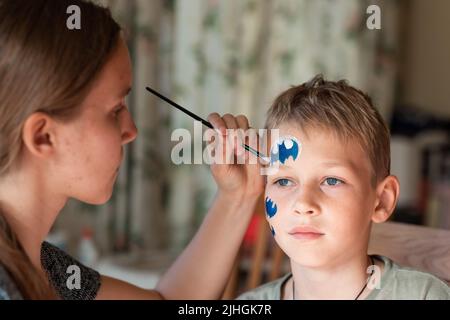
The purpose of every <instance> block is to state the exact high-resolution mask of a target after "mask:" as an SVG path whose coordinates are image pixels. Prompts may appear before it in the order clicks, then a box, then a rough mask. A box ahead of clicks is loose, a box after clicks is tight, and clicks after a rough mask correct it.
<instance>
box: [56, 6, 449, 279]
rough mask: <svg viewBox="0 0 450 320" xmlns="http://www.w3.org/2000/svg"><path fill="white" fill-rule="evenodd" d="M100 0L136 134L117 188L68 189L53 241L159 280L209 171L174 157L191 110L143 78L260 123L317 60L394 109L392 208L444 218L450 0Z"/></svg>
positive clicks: (124, 274)
mask: <svg viewBox="0 0 450 320" xmlns="http://www.w3.org/2000/svg"><path fill="white" fill-rule="evenodd" d="M100 2H101V3H102V4H104V5H106V6H108V7H110V8H111V10H112V13H113V15H114V17H115V18H116V19H117V20H118V21H119V22H120V23H121V25H122V26H123V28H124V30H125V33H126V36H127V41H128V45H129V49H130V53H131V58H132V62H133V65H134V85H133V91H132V93H131V95H130V97H129V99H128V104H129V108H130V109H131V112H132V114H133V116H134V119H135V121H136V124H137V127H138V129H139V136H138V138H137V140H136V141H135V142H134V143H133V144H132V145H129V146H128V147H127V150H126V151H127V152H126V157H125V161H124V163H123V166H122V168H121V171H120V175H119V178H118V181H117V184H116V187H115V190H114V194H113V197H112V199H111V200H110V201H109V202H108V203H107V204H105V205H103V206H89V205H86V204H82V203H79V202H76V201H73V200H71V201H70V202H69V203H68V205H67V206H66V207H65V208H64V210H63V212H62V214H61V215H60V217H59V218H58V220H57V222H56V224H55V226H54V228H53V230H52V233H51V235H50V236H49V240H50V241H51V242H53V243H55V244H57V245H59V246H61V247H63V248H65V249H66V250H67V251H68V252H70V253H71V254H73V255H74V256H76V257H78V258H79V259H81V260H82V261H83V262H85V263H86V264H90V265H93V266H95V267H96V268H97V269H99V271H100V272H103V273H105V274H109V275H112V276H116V277H118V278H121V279H124V280H127V281H130V282H132V283H135V284H137V285H139V286H142V287H152V286H154V284H155V283H156V281H157V279H158V276H159V275H160V272H161V271H162V270H164V269H166V268H167V266H168V264H169V263H170V262H171V261H173V259H174V257H175V256H176V255H177V254H179V253H180V251H181V250H182V249H183V248H184V247H185V246H186V244H187V243H188V242H189V240H190V239H191V237H192V236H193V234H194V232H195V230H196V229H197V228H198V226H199V224H200V223H201V221H202V219H203V217H204V215H205V213H206V212H207V209H208V207H209V205H210V204H211V202H212V199H213V197H214V193H215V185H214V181H213V179H212V177H211V176H210V173H209V168H208V167H207V166H206V165H180V166H176V165H174V164H173V163H172V162H171V159H170V153H171V148H172V146H173V145H174V143H173V142H171V133H172V130H173V129H175V128H186V129H189V130H193V122H192V120H191V119H190V118H188V117H187V116H186V115H184V114H183V113H181V112H178V111H176V110H175V109H173V108H172V107H170V106H168V105H167V104H166V103H164V102H162V101H159V100H156V99H155V98H154V97H153V96H151V95H149V94H148V93H147V92H146V91H145V86H150V87H153V88H155V89H156V90H158V91H160V92H162V93H163V94H165V95H167V96H169V97H170V98H172V99H173V100H175V101H177V102H179V103H180V104H181V105H183V106H185V107H187V108H188V109H191V110H192V111H194V112H195V113H197V114H199V115H201V116H204V117H206V116H207V115H208V114H209V113H211V112H219V113H221V114H223V113H228V112H230V113H234V114H245V115H246V116H247V117H248V118H249V119H250V122H251V124H252V126H253V127H255V128H257V127H262V126H263V123H264V118H265V113H266V111H267V109H268V107H269V106H270V104H271V102H272V100H273V99H274V98H275V96H276V95H277V94H279V93H280V92H281V91H283V90H285V89H287V88H288V87H289V86H290V85H297V84H300V83H302V82H304V81H307V80H309V79H310V78H312V77H313V76H314V75H316V74H318V73H322V74H323V75H324V76H325V77H326V78H327V79H330V80H339V79H343V78H345V79H348V80H349V81H350V83H351V84H352V85H354V86H356V87H359V88H361V89H363V90H364V91H366V92H368V93H369V94H370V95H371V96H372V98H373V100H374V102H375V105H376V106H377V108H378V109H379V110H380V112H381V114H382V115H383V117H384V118H385V120H386V121H387V122H388V123H389V125H390V129H391V133H392V173H393V174H396V175H397V176H398V177H399V179H400V183H401V195H400V201H399V205H398V208H397V209H396V212H395V214H394V216H393V219H394V220H397V221H402V222H407V223H412V224H418V225H426V226H431V227H435V228H441V229H450V209H449V202H450V142H449V141H450V139H449V137H450V88H449V84H450V38H448V30H450V1H447V0H431V1H424V0H404V1H401V0H386V1H375V0H371V1H364V0H335V1H331V0H314V1H312V0H178V1H176V0H151V1H148V0H136V1H134V0H126V1H125V0H105V1H100ZM371 4H377V5H378V6H379V7H380V8H381V29H380V30H369V29H368V28H367V26H366V20H367V19H368V17H369V14H367V13H366V9H367V7H368V6H369V5H371ZM252 232H253V231H252V230H251V229H250V230H249V233H248V236H247V237H246V241H251V239H252ZM149 270H150V271H149Z"/></svg>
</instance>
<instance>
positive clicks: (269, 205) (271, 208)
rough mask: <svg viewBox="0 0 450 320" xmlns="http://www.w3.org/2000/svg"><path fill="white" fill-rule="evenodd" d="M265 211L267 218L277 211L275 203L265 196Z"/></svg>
mask: <svg viewBox="0 0 450 320" xmlns="http://www.w3.org/2000/svg"><path fill="white" fill-rule="evenodd" d="M266 213H267V215H268V216H269V218H272V217H273V216H274V215H275V213H277V205H276V204H275V203H274V202H273V201H272V200H270V199H269V197H266Z"/></svg>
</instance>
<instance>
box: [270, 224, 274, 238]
mask: <svg viewBox="0 0 450 320" xmlns="http://www.w3.org/2000/svg"><path fill="white" fill-rule="evenodd" d="M270 231H271V232H272V236H274V237H275V229H274V228H273V227H272V226H270Z"/></svg>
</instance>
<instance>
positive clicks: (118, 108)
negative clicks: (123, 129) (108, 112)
mask: <svg viewBox="0 0 450 320" xmlns="http://www.w3.org/2000/svg"><path fill="white" fill-rule="evenodd" d="M124 108H125V106H124V105H120V106H118V107H117V108H116V109H115V110H114V115H115V116H117V115H119V113H120V112H121V111H122V110H123V109H124Z"/></svg>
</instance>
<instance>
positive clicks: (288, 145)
mask: <svg viewBox="0 0 450 320" xmlns="http://www.w3.org/2000/svg"><path fill="white" fill-rule="evenodd" d="M298 153H299V145H298V142H297V139H295V138H285V139H282V140H281V142H277V143H276V145H275V146H274V147H273V148H272V150H271V152H270V163H271V164H273V163H274V162H276V161H278V160H280V162H281V163H282V164H284V163H285V162H286V161H287V160H288V159H289V158H290V157H292V160H294V161H295V159H297V157H298Z"/></svg>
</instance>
